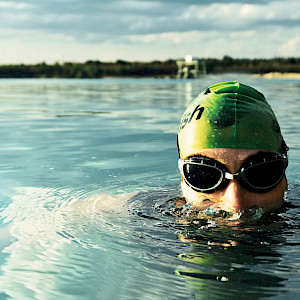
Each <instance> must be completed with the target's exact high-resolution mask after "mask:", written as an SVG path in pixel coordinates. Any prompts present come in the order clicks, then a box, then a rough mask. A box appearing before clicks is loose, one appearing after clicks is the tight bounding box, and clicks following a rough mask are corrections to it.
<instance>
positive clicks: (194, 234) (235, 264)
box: [0, 75, 300, 299]
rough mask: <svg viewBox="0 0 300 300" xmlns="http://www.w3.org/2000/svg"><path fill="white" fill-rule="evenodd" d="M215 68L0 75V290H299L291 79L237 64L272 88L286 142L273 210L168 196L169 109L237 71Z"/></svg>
mask: <svg viewBox="0 0 300 300" xmlns="http://www.w3.org/2000/svg"><path fill="white" fill-rule="evenodd" d="M222 76H225V75H222ZM222 76H207V77H205V78H203V79H201V80H193V81H190V80H182V81H179V80H154V79H103V80H0V88H1V95H0V108H1V118H0V130H1V136H2V137H3V139H2V143H1V146H0V153H1V157H2V160H1V161H0V178H1V183H2V185H1V186H0V201H1V207H0V217H1V224H0V235H1V238H0V248H1V250H2V252H1V253H0V266H1V271H0V299H10V298H13V299H207V298H212V299H227V298H228V299H232V298H234V297H236V298H238V299H241V298H243V297H244V298H248V299H249V298H250V299H260V298H261V299H266V298H271V299H281V298H282V297H287V298H291V299H297V298H298V297H299V279H300V277H299V272H300V261H299V260H300V258H299V250H300V249H299V246H300V244H299V225H300V217H299V216H300V211H299V207H300V205H299V187H300V182H299V176H298V173H299V164H300V152H299V149H300V147H299V139H298V132H299V122H298V121H299V104H298V102H297V101H298V100H299V96H298V95H299V88H300V86H299V84H298V83H297V82H296V81H292V80H289V81H280V82H277V81H276V80H270V81H269V80H265V79H259V80H258V79H257V78H252V77H249V76H246V75H242V76H241V82H243V83H246V84H250V85H253V86H255V87H257V88H258V89H260V90H262V91H263V92H264V93H265V95H266V96H267V98H268V99H270V103H271V105H272V106H273V107H274V110H275V112H276V114H277V115H278V119H279V123H280V125H281V127H282V130H283V134H284V136H285V138H286V141H287V144H288V145H289V147H290V148H291V150H290V153H289V155H290V165H289V169H288V172H287V176H288V179H289V184H290V186H291V190H290V191H289V193H288V196H287V203H286V205H285V206H284V207H283V208H282V209H281V210H280V211H279V212H277V213H276V214H275V213H274V214H272V215H263V216H261V215H260V214H256V215H255V217H253V216H252V217H253V218H252V219H251V220H249V215H248V218H245V219H244V220H242V219H240V218H236V219H234V218H226V216H225V217H224V215H222V216H220V215H219V216H217V215H216V214H214V215H212V214H208V213H207V214H204V215H198V216H197V218H195V217H193V218H191V216H192V213H191V212H190V211H188V210H186V211H179V209H178V208H177V207H175V204H174V201H173V200H172V199H173V198H175V197H178V196H180V190H179V187H178V184H179V182H180V175H179V173H178V171H177V153H176V132H177V126H178V121H179V118H180V116H181V114H182V113H183V111H184V110H185V107H186V105H187V104H188V103H189V102H190V101H192V99H193V98H194V97H195V96H196V95H197V94H198V93H199V92H200V91H201V90H203V89H204V88H206V87H207V86H209V85H211V84H214V83H216V82H220V81H225V80H233V79H236V75H226V76H227V77H226V78H223V77H222ZM279 83H280V84H279ZM286 94H288V95H289V97H288V98H287V97H285V95H286ZM283 99H284V101H285V102H284V105H282V103H283ZM183 209H184V208H181V210H183ZM256 213H257V212H256ZM187 216H190V218H188V217H187ZM230 219H231V220H230Z"/></svg>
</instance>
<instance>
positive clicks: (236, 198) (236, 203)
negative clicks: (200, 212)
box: [221, 180, 247, 212]
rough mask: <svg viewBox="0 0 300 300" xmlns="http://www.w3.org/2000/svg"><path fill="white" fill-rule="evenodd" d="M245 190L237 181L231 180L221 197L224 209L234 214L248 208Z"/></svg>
mask: <svg viewBox="0 0 300 300" xmlns="http://www.w3.org/2000/svg"><path fill="white" fill-rule="evenodd" d="M245 197H246V195H245V190H244V189H243V188H242V187H241V185H240V184H239V182H238V181H237V180H230V183H229V184H228V186H227V187H226V189H225V190H224V192H223V195H222V196H221V202H222V206H223V209H225V210H227V211H232V212H238V211H240V210H242V209H244V208H245V207H246V206H247V199H245Z"/></svg>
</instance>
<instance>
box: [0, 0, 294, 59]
mask: <svg viewBox="0 0 300 300" xmlns="http://www.w3.org/2000/svg"><path fill="white" fill-rule="evenodd" d="M0 47H1V48H0V49H1V50H0V51H1V52H0V53H1V55H0V64H6V63H38V62H42V61H45V62H47V63H54V62H65V61H77V62H83V61H86V60H89V59H92V60H100V61H115V60H117V59H124V60H129V61H134V60H136V61H150V60H155V59H158V60H165V59H169V58H172V59H176V58H181V57H184V56H185V55H187V54H191V55H193V56H198V57H204V58H205V57H215V58H221V57H223V56H224V55H229V56H232V57H235V58H237V57H249V58H255V57H257V58H270V57H278V56H281V57H290V56H295V57H299V56H300V4H299V0H246V1H243V0H232V1H226V0H219V1H215V0H197V1H196V0H173V1H171V0H156V1H152V0H106V1H104V0H85V1H83V0H23V1H22V0H20V1H14V0H12V1H9V0H8V1H1V0H0Z"/></svg>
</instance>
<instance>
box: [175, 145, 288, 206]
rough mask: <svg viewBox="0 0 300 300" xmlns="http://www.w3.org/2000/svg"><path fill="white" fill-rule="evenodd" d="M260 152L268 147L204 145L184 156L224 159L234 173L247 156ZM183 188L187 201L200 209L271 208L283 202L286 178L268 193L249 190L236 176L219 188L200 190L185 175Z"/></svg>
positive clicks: (221, 160) (223, 162)
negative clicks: (187, 182)
mask: <svg viewBox="0 0 300 300" xmlns="http://www.w3.org/2000/svg"><path fill="white" fill-rule="evenodd" d="M259 152H266V151H264V150H252V149H230V148H213V149H202V150H199V151H196V152H195V151H193V152H191V153H188V155H187V156H186V157H184V159H186V158H188V157H193V156H196V155H200V156H201V155H202V156H206V157H209V158H212V159H215V160H217V161H219V162H221V163H222V164H224V165H225V166H226V167H227V169H228V171H229V172H230V173H232V174H235V173H237V172H239V170H240V168H241V165H242V163H243V162H244V161H245V160H246V159H247V158H248V157H250V156H253V155H255V154H257V153H259ZM181 188H182V192H183V196H184V197H185V198H186V199H187V201H188V202H190V203H191V204H192V206H194V207H196V208H199V209H202V208H207V207H214V208H220V209H222V210H226V211H229V212H238V211H239V210H242V209H245V208H251V207H263V208H264V209H265V210H272V209H274V208H276V207H278V206H280V204H281V203H282V201H283V198H284V192H285V190H286V189H287V179H286V178H285V177H284V178H283V179H282V180H281V182H280V183H279V184H278V185H277V186H275V187H274V188H273V189H272V190H271V191H268V192H265V193H256V192H253V191H249V190H247V189H245V188H244V187H242V186H241V185H240V183H239V182H238V180H235V179H234V180H230V183H229V184H228V185H227V186H226V187H225V188H223V189H220V190H216V191H215V192H213V193H200V192H197V191H195V190H193V189H192V188H191V187H189V186H188V185H187V184H186V182H185V181H184V180H183V179H182V182H181Z"/></svg>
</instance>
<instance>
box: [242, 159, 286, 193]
mask: <svg viewBox="0 0 300 300" xmlns="http://www.w3.org/2000/svg"><path fill="white" fill-rule="evenodd" d="M284 170H285V162H284V160H274V161H268V162H264V163H260V164H257V165H253V166H251V167H249V168H247V169H246V170H245V171H244V176H245V181H246V182H247V183H248V184H249V185H251V186H252V187H254V188H257V189H261V190H267V189H269V188H273V187H275V186H276V185H277V184H278V183H279V182H280V181H281V179H282V178H283V175H284Z"/></svg>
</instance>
